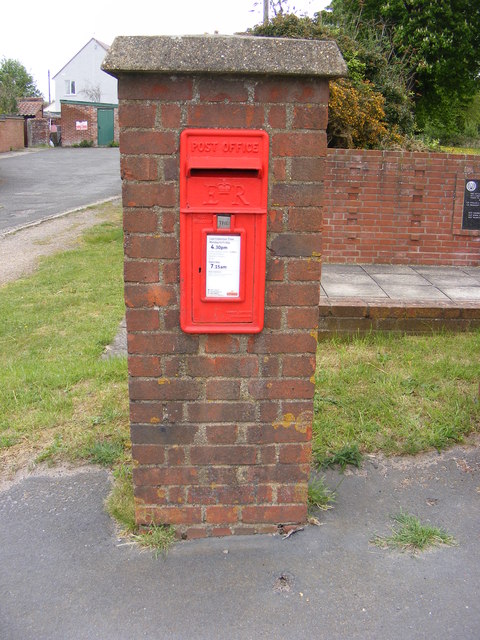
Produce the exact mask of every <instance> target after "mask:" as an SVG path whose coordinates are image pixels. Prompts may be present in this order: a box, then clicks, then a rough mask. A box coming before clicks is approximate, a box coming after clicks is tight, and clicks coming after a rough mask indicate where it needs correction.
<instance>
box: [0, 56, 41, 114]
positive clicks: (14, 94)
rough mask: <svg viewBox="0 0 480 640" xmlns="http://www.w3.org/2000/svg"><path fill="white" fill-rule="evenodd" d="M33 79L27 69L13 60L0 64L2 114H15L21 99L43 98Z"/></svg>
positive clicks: (0, 103) (0, 108) (6, 60)
mask: <svg viewBox="0 0 480 640" xmlns="http://www.w3.org/2000/svg"><path fill="white" fill-rule="evenodd" d="M41 97H42V94H41V93H40V91H39V90H38V89H37V87H36V85H35V82H34V80H33V77H32V76H31V75H30V74H29V73H28V71H27V70H26V69H25V67H24V66H23V65H22V64H21V63H20V62H19V61H18V60H12V59H11V58H3V59H2V61H1V63H0V113H15V112H16V111H17V100H18V99H19V98H41Z"/></svg>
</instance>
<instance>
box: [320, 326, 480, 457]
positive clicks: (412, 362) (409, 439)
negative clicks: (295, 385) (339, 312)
mask: <svg viewBox="0 0 480 640" xmlns="http://www.w3.org/2000/svg"><path fill="white" fill-rule="evenodd" d="M479 355H480V331H476V332H472V333H455V334H447V333H445V334H438V335H428V336H410V335H404V336H398V335H393V334H371V335H368V336H366V337H356V338H354V339H332V340H330V341H326V342H322V343H321V345H320V346H319V349H318V356H317V357H318V361H317V374H316V394H315V419H314V435H313V450H314V458H315V460H316V462H317V464H318V465H319V466H323V465H325V466H326V465H327V464H329V462H333V461H335V462H337V463H341V464H352V463H354V464H355V462H356V461H357V460H358V458H357V457H356V456H353V454H354V453H355V452H357V453H358V452H360V453H368V452H378V451H381V452H383V453H385V454H386V455H393V454H398V455H401V454H416V453H419V452H421V451H426V450H428V449H432V448H435V449H438V450H441V449H444V448H446V447H448V446H449V445H452V444H454V443H458V442H461V441H462V440H463V438H464V437H465V436H466V435H468V434H470V433H472V432H478V431H480V404H479V398H478V384H479V380H480V357H479Z"/></svg>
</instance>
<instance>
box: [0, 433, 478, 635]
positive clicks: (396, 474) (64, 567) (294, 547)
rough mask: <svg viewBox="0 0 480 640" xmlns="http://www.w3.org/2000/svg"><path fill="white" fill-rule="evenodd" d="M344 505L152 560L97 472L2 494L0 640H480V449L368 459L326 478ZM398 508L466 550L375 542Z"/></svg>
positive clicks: (181, 547) (48, 479)
mask: <svg viewBox="0 0 480 640" xmlns="http://www.w3.org/2000/svg"><path fill="white" fill-rule="evenodd" d="M326 482H327V484H328V485H329V486H330V487H331V488H333V489H335V490H336V494H337V498H336V502H335V507H334V509H332V510H331V511H328V512H319V513H317V516H318V518H319V521H320V523H321V525H320V526H308V527H306V528H305V530H304V531H299V532H298V533H295V534H294V535H292V536H290V537H289V538H288V539H285V540H284V539H283V538H282V537H280V536H270V535H263V536H262V535H258V536H240V537H232V538H220V539H208V540H197V541H189V542H180V543H178V544H176V545H175V546H174V547H173V548H172V549H171V550H170V552H169V554H168V555H167V557H166V558H163V557H159V558H158V559H156V558H155V557H154V555H153V554H152V553H151V552H146V551H140V550H139V549H138V548H137V547H135V546H132V545H130V544H127V543H126V541H125V540H123V539H122V538H119V536H118V535H117V533H116V529H115V527H114V525H113V523H112V521H111V520H110V519H109V518H108V516H107V515H106V514H105V512H104V510H103V500H104V498H105V496H106V495H107V493H108V491H109V488H110V477H109V474H108V473H107V472H106V471H104V470H101V469H93V470H92V469H90V470H79V471H78V472H76V473H74V474H73V475H67V476H65V475H64V476H60V477H55V476H52V475H39V476H37V477H30V478H27V479H24V480H22V481H21V482H19V483H17V484H16V485H14V486H12V487H10V488H9V489H7V490H4V491H3V492H1V493H0V637H1V638H2V640H18V639H19V638H21V639H22V640H65V639H66V638H75V639H76V640H90V639H93V638H100V639H102V640H123V639H125V640H126V639H127V638H128V639H131V638H147V639H152V640H154V639H155V640H157V639H158V638H162V639H167V640H168V639H172V640H183V639H185V638H196V639H199V640H203V639H205V640H216V639H221V640H224V639H225V638H229V639H232V640H237V639H238V640H240V639H241V640H245V639H247V640H248V639H252V640H254V639H255V640H256V639H257V638H266V639H267V640H269V639H275V640H276V639H278V638H279V637H285V638H289V639H291V640H297V639H298V640H300V639H301V640H304V639H305V638H316V639H317V640H327V639H328V640H345V639H346V638H348V639H349V640H350V639H353V640H365V639H366V638H368V639H369V640H385V639H386V638H388V639H389V640H397V639H398V640H422V639H425V640H426V639H431V638H436V640H447V639H448V640H451V638H462V640H478V629H479V628H480V599H479V598H478V590H479V587H480V545H479V530H478V522H479V515H480V448H479V447H478V446H471V447H456V448H454V449H452V450H451V451H449V452H446V453H443V454H441V455H439V454H437V453H431V454H427V455H423V456H418V457H416V458H393V459H390V460H387V459H384V458H378V457H377V458H376V457H371V458H368V459H367V460H366V462H365V463H364V465H363V467H362V468H361V469H360V470H358V471H354V472H350V471H347V473H345V474H344V475H342V474H339V473H338V471H335V470H333V471H328V472H327V473H326ZM400 510H403V511H406V512H409V513H412V514H413V515H416V516H418V517H419V518H420V519H421V520H422V521H424V522H430V523H431V524H434V525H437V526H442V527H444V528H446V529H447V531H448V532H449V533H450V534H451V535H453V536H454V537H455V538H456V540H457V542H458V545H457V546H454V547H441V548H438V549H435V550H432V551H428V552H426V553H424V554H422V555H420V556H418V557H417V556H412V555H411V554H409V553H400V552H398V551H391V550H383V549H380V548H378V547H376V546H374V545H373V544H372V543H371V539H372V538H373V536H374V535H375V534H380V535H387V534H389V533H390V526H391V524H392V521H391V515H392V514H395V513H398V512H399V511H400Z"/></svg>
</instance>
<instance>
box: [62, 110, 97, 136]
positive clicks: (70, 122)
mask: <svg viewBox="0 0 480 640" xmlns="http://www.w3.org/2000/svg"><path fill="white" fill-rule="evenodd" d="M85 121H86V122H87V123H88V125H87V126H88V129H87V130H86V131H77V129H76V123H77V122H85ZM82 140H91V141H92V142H93V144H94V145H95V146H96V145H97V107H95V106H92V105H88V104H86V105H80V104H66V103H62V146H63V147H71V146H72V145H73V144H79V143H80V142H82Z"/></svg>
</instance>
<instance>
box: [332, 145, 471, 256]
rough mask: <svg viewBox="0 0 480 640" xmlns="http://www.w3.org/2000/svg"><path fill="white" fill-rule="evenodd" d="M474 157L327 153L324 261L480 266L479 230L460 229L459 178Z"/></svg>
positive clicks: (462, 179)
mask: <svg viewBox="0 0 480 640" xmlns="http://www.w3.org/2000/svg"><path fill="white" fill-rule="evenodd" d="M467 178H477V179H480V156H464V155H453V154H440V153H408V152H392V151H366V150H357V149H329V150H328V153H327V163H326V165H325V201H324V217H323V259H324V261H325V262H357V263H369V262H370V263H392V264H426V265H428V264H433V265H457V266H476V265H479V264H480V231H466V230H462V228H461V225H462V213H463V194H464V189H465V179H467Z"/></svg>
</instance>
